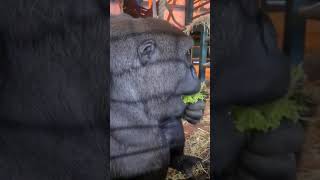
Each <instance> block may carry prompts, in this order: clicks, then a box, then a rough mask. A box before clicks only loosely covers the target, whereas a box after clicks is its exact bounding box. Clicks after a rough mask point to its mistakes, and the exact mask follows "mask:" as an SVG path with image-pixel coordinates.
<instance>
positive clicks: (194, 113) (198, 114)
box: [185, 109, 203, 119]
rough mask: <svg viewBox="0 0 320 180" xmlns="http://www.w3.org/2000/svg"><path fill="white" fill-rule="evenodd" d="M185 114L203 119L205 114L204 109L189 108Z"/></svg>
mask: <svg viewBox="0 0 320 180" xmlns="http://www.w3.org/2000/svg"><path fill="white" fill-rule="evenodd" d="M185 115H187V116H189V117H191V118H193V119H201V117H202V116H203V111H202V110H197V111H193V110H188V109H187V110H186V111H185Z"/></svg>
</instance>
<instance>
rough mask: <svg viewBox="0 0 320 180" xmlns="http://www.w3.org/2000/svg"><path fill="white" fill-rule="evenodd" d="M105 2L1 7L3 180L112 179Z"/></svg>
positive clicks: (69, 0) (62, 0) (33, 0)
mask: <svg viewBox="0 0 320 180" xmlns="http://www.w3.org/2000/svg"><path fill="white" fill-rule="evenodd" d="M106 7H107V4H106V2H105V1H102V0H101V1H99V0H97V1H93V0H79V1H77V2H76V3H75V1H73V0H58V1H51V0H41V1H38V0H30V1H29V0H28V1H25V0H10V1H7V0H0V46H1V47H0V56H1V57H0V62H1V67H0V74H1V75H0V146H1V148H0V179H6V180H9V179H14V180H30V179H34V180H40V179H41V180H61V179H77V180H88V179H92V180H105V179H108V178H109V177H108V172H107V169H108V167H107V164H108V153H109V152H108V151H109V149H108V148H107V144H106V142H107V137H108V134H107V131H106V129H107V124H108V117H109V116H108V114H109V112H108V111H109V107H108V106H107V104H106V103H105V102H108V96H109V86H108V81H109V74H108V70H109V65H108V64H109V63H108V61H106V60H107V59H108V57H109V54H108V52H107V51H106V47H107V45H108V38H109V36H108V34H109V33H108V32H109V27H108V24H109V19H108V16H107V12H106V10H105V8H106Z"/></svg>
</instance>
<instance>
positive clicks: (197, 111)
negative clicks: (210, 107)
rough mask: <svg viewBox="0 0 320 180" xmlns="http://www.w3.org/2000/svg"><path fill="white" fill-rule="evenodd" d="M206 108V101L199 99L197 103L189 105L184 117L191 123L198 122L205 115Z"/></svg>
mask: <svg viewBox="0 0 320 180" xmlns="http://www.w3.org/2000/svg"><path fill="white" fill-rule="evenodd" d="M204 108H205V102H204V101H198V102H196V103H195V104H190V105H188V106H187V107H186V110H185V112H184V116H183V119H185V120H187V121H188V122H189V123H191V124H196V123H198V122H199V121H200V120H201V118H202V116H203V111H204Z"/></svg>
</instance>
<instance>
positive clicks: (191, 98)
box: [182, 83, 207, 104]
mask: <svg viewBox="0 0 320 180" xmlns="http://www.w3.org/2000/svg"><path fill="white" fill-rule="evenodd" d="M206 96H207V95H206V92H205V84H204V83H202V84H201V88H200V91H199V92H197V93H195V94H191V95H186V96H182V101H183V102H184V103H185V104H195V103H196V102H198V101H200V100H202V101H203V100H205V98H206Z"/></svg>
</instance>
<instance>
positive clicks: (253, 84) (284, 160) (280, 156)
mask: <svg viewBox="0 0 320 180" xmlns="http://www.w3.org/2000/svg"><path fill="white" fill-rule="evenodd" d="M213 6H214V9H215V14H214V15H215V18H214V20H213V22H214V23H215V26H214V30H213V36H214V37H215V38H214V42H213V44H214V51H213V52H214V53H213V54H214V55H213V56H214V59H215V62H216V66H217V69H216V70H217V72H216V84H215V87H214V89H215V90H214V93H215V94H214V95H215V98H214V99H213V101H215V103H216V109H215V112H216V118H217V124H216V126H213V128H214V129H213V130H212V132H213V133H216V135H215V136H214V137H216V139H215V141H214V142H213V144H214V145H213V146H214V151H213V154H214V155H213V162H214V166H212V168H213V169H212V171H211V172H213V173H214V174H215V175H216V179H222V180H223V179H232V180H233V179H237V180H242V179H243V180H249V179H257V180H262V179H272V180H278V179H279V180H291V179H294V177H295V167H296V159H295V153H296V152H297V151H299V148H300V146H301V144H302V141H303V129H302V127H301V125H300V124H293V123H289V122H283V123H282V124H281V126H280V127H279V128H278V129H276V130H274V131H271V132H268V133H261V134H257V133H252V134H251V133H240V132H238V131H237V130H236V128H235V125H234V124H233V119H232V116H231V114H230V107H231V106H232V105H255V104H259V103H265V102H268V101H272V100H274V99H276V98H279V97H281V96H283V95H284V94H285V93H286V92H287V90H288V85H289V78H290V77H289V74H290V73H289V69H290V62H289V61H288V59H287V58H286V57H285V56H283V55H282V53H281V52H280V50H279V49H278V48H277V43H276V33H275V30H274V27H273V25H272V22H271V21H270V19H269V18H268V17H267V16H266V15H265V14H263V13H262V12H261V11H260V9H259V8H258V1H251V0H239V1H235V0H223V1H216V3H214V4H213Z"/></svg>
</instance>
